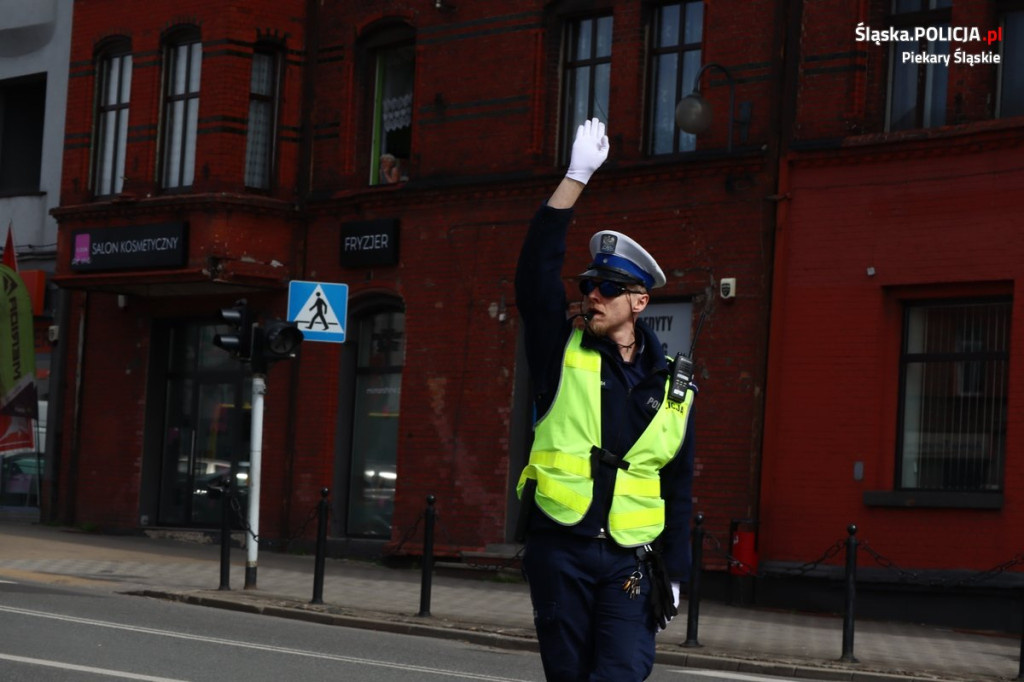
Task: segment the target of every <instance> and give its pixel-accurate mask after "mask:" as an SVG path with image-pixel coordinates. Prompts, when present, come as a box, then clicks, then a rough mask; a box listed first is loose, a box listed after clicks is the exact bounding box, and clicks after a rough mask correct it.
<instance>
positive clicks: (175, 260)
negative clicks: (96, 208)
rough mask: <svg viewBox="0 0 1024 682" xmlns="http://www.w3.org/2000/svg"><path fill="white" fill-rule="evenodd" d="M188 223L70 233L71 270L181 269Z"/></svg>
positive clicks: (186, 254)
mask: <svg viewBox="0 0 1024 682" xmlns="http://www.w3.org/2000/svg"><path fill="white" fill-rule="evenodd" d="M187 236H188V224H187V223H183V222H181V223H158V224H153V225H133V226H130V227H97V228H92V229H87V230H74V231H72V233H71V249H72V251H71V269H72V270H73V271H75V272H93V271H97V270H141V269H146V268H180V267H182V266H183V265H185V263H186V262H188V243H187V239H186V238H187Z"/></svg>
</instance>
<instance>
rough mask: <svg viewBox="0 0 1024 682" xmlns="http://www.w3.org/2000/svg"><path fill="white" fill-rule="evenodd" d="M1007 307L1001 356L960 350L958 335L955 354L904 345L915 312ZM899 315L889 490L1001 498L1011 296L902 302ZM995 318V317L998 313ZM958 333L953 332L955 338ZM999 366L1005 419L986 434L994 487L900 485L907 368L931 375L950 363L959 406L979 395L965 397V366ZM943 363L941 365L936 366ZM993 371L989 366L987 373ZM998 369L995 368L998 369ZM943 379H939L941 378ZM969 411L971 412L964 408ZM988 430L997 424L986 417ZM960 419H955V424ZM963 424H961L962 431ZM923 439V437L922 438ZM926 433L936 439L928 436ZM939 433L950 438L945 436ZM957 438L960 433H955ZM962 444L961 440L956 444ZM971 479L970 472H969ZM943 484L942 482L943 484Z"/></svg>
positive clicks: (967, 393) (970, 393) (968, 393)
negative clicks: (922, 368)
mask: <svg viewBox="0 0 1024 682" xmlns="http://www.w3.org/2000/svg"><path fill="white" fill-rule="evenodd" d="M995 305H999V306H1005V308H1006V309H1005V311H1003V313H1002V314H1004V315H1005V320H1006V325H1005V328H1004V329H1003V330H1002V334H1004V336H1003V337H1002V338H1001V340H1000V342H1001V344H1002V350H984V351H979V350H977V349H973V350H972V349H969V348H966V347H961V344H960V336H959V335H958V336H957V337H956V340H955V342H954V343H955V346H954V347H955V350H953V351H949V350H928V349H925V350H923V351H920V352H911V351H909V350H908V345H909V343H910V338H911V316H912V313H913V311H915V310H922V309H933V310H938V311H940V312H941V310H942V309H944V308H945V309H947V311H948V312H947V314H950V315H951V314H953V313H954V311H955V310H956V309H957V308H965V307H967V306H995ZM901 310H902V322H901V328H902V330H901V338H900V355H899V397H898V402H897V410H898V412H897V418H896V443H895V452H894V455H895V457H894V463H895V467H894V471H893V487H894V491H895V492H896V493H897V494H923V495H932V496H937V495H950V494H954V495H956V494H959V495H963V494H968V495H971V494H973V495H999V494H1001V493H1002V492H1003V490H1004V487H1005V464H1006V426H1007V425H1006V419H1005V409H1006V400H1007V391H1006V388H1007V386H1008V381H1009V363H1010V351H1009V348H1010V343H1011V331H1012V323H1013V315H1012V298H1011V297H1010V296H1001V295H999V296H965V297H958V298H939V299H914V300H905V301H903V302H902V305H901ZM996 312H998V311H996ZM960 331H962V330H960V329H958V330H957V332H958V334H959V332H960ZM982 362H985V363H1002V370H1001V371H1002V376H1001V379H1002V386H1003V414H1001V415H999V417H1000V419H999V421H998V424H1000V425H1001V427H1000V428H1001V432H1000V433H999V434H996V435H993V434H992V433H988V434H987V436H988V437H989V438H995V440H996V442H997V446H998V447H999V452H997V453H995V454H993V455H991V456H990V458H991V459H992V460H993V461H995V462H996V463H997V465H998V471H996V472H995V474H994V478H995V481H996V484H995V485H992V484H991V482H990V481H991V479H992V477H991V476H990V477H989V482H986V483H985V484H984V485H973V486H971V485H957V486H949V485H940V486H928V485H920V480H918V485H907V483H906V481H905V480H904V467H905V466H906V461H907V452H906V448H907V442H906V424H907V420H908V418H909V417H908V414H907V413H908V409H909V408H908V404H909V380H910V378H909V377H908V373H909V372H908V368H909V366H910V365H911V364H919V365H927V364H928V363H931V366H932V367H933V368H937V369H935V371H938V372H941V371H942V364H950V363H952V364H953V366H952V368H951V369H950V370H949V371H948V374H949V376H950V377H951V380H952V381H953V382H954V383H955V387H954V391H953V392H952V393H951V397H952V398H953V399H957V400H963V399H973V398H977V397H979V393H978V392H976V391H964V390H963V388H964V386H963V381H964V378H965V376H966V368H967V366H968V363H970V364H971V366H972V367H974V368H975V369H976V366H975V365H976V364H977V363H982ZM939 363H942V364H939ZM988 367H991V364H990V365H987V366H986V368H988ZM997 369H998V367H997ZM940 376H941V374H940ZM992 401H993V409H995V407H994V406H995V398H993V399H992ZM956 408H957V409H964V408H962V406H959V405H958V406H956ZM967 409H969V408H967ZM989 418H990V425H992V424H995V423H996V422H995V421H994V418H993V416H992V415H990V416H989ZM958 419H959V418H958ZM962 423H963V422H962V420H961V421H960V424H961V425H962ZM922 433H924V432H922ZM929 433H935V432H934V431H931V432H929ZM940 433H952V432H947V431H943V432H940ZM957 433H958V434H961V435H962V433H963V432H957ZM958 442H960V443H962V442H963V440H962V438H961V439H960V440H959V441H958ZM920 461H921V453H920V450H919V451H918V453H917V455H916V458H915V462H917V463H918V464H919V463H920ZM956 468H957V469H958V470H959V471H958V472H957V473H960V474H963V473H965V472H963V471H962V468H961V467H960V465H959V464H957V465H956ZM968 473H969V472H968ZM943 483H945V481H943Z"/></svg>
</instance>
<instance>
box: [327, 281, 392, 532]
mask: <svg viewBox="0 0 1024 682" xmlns="http://www.w3.org/2000/svg"><path fill="white" fill-rule="evenodd" d="M348 331H349V333H348V335H347V336H346V344H345V356H346V359H347V360H346V362H345V363H343V366H342V377H341V379H342V380H341V387H342V388H341V390H342V400H341V401H340V406H341V407H340V410H341V412H342V414H341V415H339V416H340V424H341V428H340V429H339V441H340V442H339V451H338V458H337V460H336V463H335V478H336V481H335V489H337V490H344V491H345V494H344V495H343V496H342V497H343V499H344V500H345V502H344V503H343V504H344V508H343V509H338V510H336V512H337V513H336V516H337V517H339V518H340V519H343V520H344V528H335V529H334V530H335V532H337V533H341V534H344V535H346V536H349V537H364V538H383V539H387V538H390V537H391V516H392V512H393V510H394V501H395V487H396V483H397V480H398V469H397V454H398V419H399V408H400V406H401V396H402V369H403V367H404V364H405V338H406V337H405V313H404V312H403V309H402V306H401V302H400V301H398V300H397V299H388V300H386V301H377V302H376V303H375V304H374V305H372V306H371V307H364V308H363V309H362V310H361V311H358V312H356V314H355V315H353V317H352V319H351V321H350V323H349V330H348Z"/></svg>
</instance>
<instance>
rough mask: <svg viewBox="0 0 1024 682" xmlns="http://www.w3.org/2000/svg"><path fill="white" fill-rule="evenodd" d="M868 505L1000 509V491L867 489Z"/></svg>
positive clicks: (866, 503) (1001, 495) (865, 501)
mask: <svg viewBox="0 0 1024 682" xmlns="http://www.w3.org/2000/svg"><path fill="white" fill-rule="evenodd" d="M864 504H865V505H866V506H868V507H906V508H908V509H1002V508H1003V494H1002V493H984V492H978V493H954V492H942V491H934V490H868V491H866V492H865V493H864Z"/></svg>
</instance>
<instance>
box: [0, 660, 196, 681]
mask: <svg viewBox="0 0 1024 682" xmlns="http://www.w3.org/2000/svg"><path fill="white" fill-rule="evenodd" d="M0 659H2V660H5V661H14V662H15V663H30V664H32V665H42V666H46V667H47V668H60V669H61V670H74V671H75V672H80V673H95V674H97V675H106V676H108V677H121V678H124V679H126V680H143V681H144V682H185V681H184V680H179V679H173V678H170V677H153V676H152V675H136V674H134V673H123V672H119V671H117V670H110V669H109V668H93V667H92V666H88V665H74V664H73V663H58V662H56V661H46V660H43V659H41V658H26V657H25V656H12V655H10V654H0Z"/></svg>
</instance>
